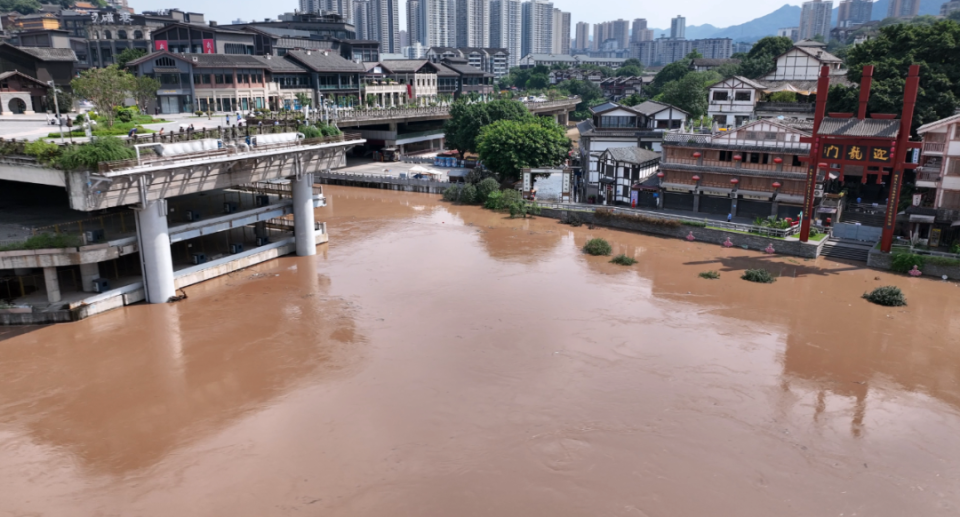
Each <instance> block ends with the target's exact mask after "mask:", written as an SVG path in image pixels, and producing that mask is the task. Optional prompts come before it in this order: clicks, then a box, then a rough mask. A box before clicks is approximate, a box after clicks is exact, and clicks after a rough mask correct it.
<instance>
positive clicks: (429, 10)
mask: <svg viewBox="0 0 960 517" xmlns="http://www.w3.org/2000/svg"><path fill="white" fill-rule="evenodd" d="M419 4H420V5H419V6H420V16H421V17H422V18H423V36H422V37H423V45H424V46H426V47H455V46H457V38H456V31H457V11H456V2H455V0H420V1H419Z"/></svg>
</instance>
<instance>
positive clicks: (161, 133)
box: [160, 128, 163, 138]
mask: <svg viewBox="0 0 960 517" xmlns="http://www.w3.org/2000/svg"><path fill="white" fill-rule="evenodd" d="M160 137H161V138H163V128H160Z"/></svg>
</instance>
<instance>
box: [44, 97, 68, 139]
mask: <svg viewBox="0 0 960 517" xmlns="http://www.w3.org/2000/svg"><path fill="white" fill-rule="evenodd" d="M47 84H49V85H50V87H51V88H53V107H54V109H55V110H56V111H57V125H58V126H60V143H61V144H64V143H66V142H65V141H64V139H63V121H62V120H60V102H59V101H58V100H57V85H56V84H53V81H47Z"/></svg>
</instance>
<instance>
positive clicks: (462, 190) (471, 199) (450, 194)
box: [443, 185, 477, 205]
mask: <svg viewBox="0 0 960 517" xmlns="http://www.w3.org/2000/svg"><path fill="white" fill-rule="evenodd" d="M476 198H477V188H476V187H474V186H473V185H453V186H451V187H447V188H446V189H445V190H444V191H443V200H444V201H450V202H452V203H461V204H464V205H470V204H473V203H475V202H476Z"/></svg>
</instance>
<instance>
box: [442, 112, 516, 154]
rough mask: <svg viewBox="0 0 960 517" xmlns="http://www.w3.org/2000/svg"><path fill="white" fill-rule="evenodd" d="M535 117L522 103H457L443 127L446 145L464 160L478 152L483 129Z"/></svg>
mask: <svg viewBox="0 0 960 517" xmlns="http://www.w3.org/2000/svg"><path fill="white" fill-rule="evenodd" d="M532 116H533V115H531V114H530V112H529V111H527V108H526V106H524V105H523V103H521V102H518V101H514V100H508V99H498V100H495V101H492V102H474V103H469V102H466V101H464V100H462V99H460V100H457V101H456V102H454V103H453V106H451V107H450V119H449V120H447V121H446V123H444V126H443V130H444V133H445V134H446V145H447V147H448V148H449V149H456V150H458V151H460V155H461V157H462V156H463V153H466V152H477V137H478V136H479V135H480V130H481V129H482V128H483V127H484V126H486V125H489V124H493V123H494V122H497V121H500V120H524V119H527V118H530V117H532Z"/></svg>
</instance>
